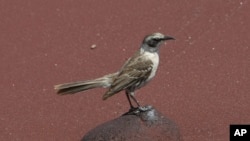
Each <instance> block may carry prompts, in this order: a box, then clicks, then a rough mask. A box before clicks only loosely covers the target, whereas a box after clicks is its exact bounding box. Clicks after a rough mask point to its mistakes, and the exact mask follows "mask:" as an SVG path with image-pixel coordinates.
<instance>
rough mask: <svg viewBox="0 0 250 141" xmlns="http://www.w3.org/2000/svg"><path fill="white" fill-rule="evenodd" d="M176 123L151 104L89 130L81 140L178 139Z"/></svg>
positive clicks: (132, 140) (161, 140)
mask: <svg viewBox="0 0 250 141" xmlns="http://www.w3.org/2000/svg"><path fill="white" fill-rule="evenodd" d="M180 140H181V137H180V132H179V129H178V127H177V125H176V124H175V123H174V122H173V121H171V120H170V119H169V118H167V117H165V116H163V115H162V114H161V113H160V112H159V111H157V110H156V109H154V108H153V107H152V106H146V107H141V108H137V109H134V110H130V111H129V112H127V113H125V114H124V115H122V116H121V117H119V118H117V119H114V120H111V121H108V122H106V123H104V124H102V125H99V126H97V127H96V128H94V129H92V130H91V131H89V132H88V133H87V134H86V135H85V136H84V137H83V138H82V141H180Z"/></svg>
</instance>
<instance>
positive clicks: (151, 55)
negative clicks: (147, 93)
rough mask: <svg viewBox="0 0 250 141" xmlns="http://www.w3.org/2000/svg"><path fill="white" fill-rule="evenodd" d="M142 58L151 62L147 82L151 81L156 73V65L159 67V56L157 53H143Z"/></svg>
mask: <svg viewBox="0 0 250 141" xmlns="http://www.w3.org/2000/svg"><path fill="white" fill-rule="evenodd" d="M143 55H144V57H145V59H149V60H151V61H152V63H153V65H152V67H153V68H152V71H151V74H150V75H149V77H148V79H147V81H149V80H151V79H152V78H153V77H154V76H155V73H156V71H157V68H158V65H159V54H158V53H157V52H155V53H151V52H144V54H143Z"/></svg>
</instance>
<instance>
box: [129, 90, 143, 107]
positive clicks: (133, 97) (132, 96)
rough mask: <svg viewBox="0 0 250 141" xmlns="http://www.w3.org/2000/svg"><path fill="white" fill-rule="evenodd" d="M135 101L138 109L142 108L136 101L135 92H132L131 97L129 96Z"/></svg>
mask: <svg viewBox="0 0 250 141" xmlns="http://www.w3.org/2000/svg"><path fill="white" fill-rule="evenodd" d="M129 96H130V97H131V98H132V99H133V100H134V102H135V103H136V104H137V107H138V108H139V107H141V105H140V104H139V102H138V101H137V100H136V99H135V96H134V92H131V93H130V95H129Z"/></svg>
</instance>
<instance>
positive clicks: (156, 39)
mask: <svg viewBox="0 0 250 141" xmlns="http://www.w3.org/2000/svg"><path fill="white" fill-rule="evenodd" d="M153 40H154V41H160V40H161V39H159V38H154V39H153Z"/></svg>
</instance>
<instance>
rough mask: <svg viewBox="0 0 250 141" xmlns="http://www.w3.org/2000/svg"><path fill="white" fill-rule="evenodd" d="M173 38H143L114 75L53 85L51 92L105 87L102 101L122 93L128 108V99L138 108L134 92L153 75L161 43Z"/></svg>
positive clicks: (62, 93) (65, 92) (60, 92)
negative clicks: (53, 88) (135, 50)
mask: <svg viewBox="0 0 250 141" xmlns="http://www.w3.org/2000/svg"><path fill="white" fill-rule="evenodd" d="M173 39H174V38H173V37H170V36H165V35H163V34H161V33H153V34H151V35H147V36H146V37H145V38H144V40H143V42H142V44H141V47H140V49H139V51H137V52H136V53H135V54H134V55H133V56H132V57H131V58H129V59H128V60H127V61H126V63H125V64H124V65H123V67H122V68H121V69H120V70H119V71H118V72H115V73H112V74H108V75H105V76H103V77H100V78H97V79H93V80H86V81H78V82H71V83H65V84H60V85H56V86H55V89H56V90H57V93H58V94H60V95H65V94H74V93H77V92H80V91H84V90H88V89H92V88H97V87H104V88H108V90H107V92H106V93H105V94H104V95H103V97H102V99H103V100H106V99H107V98H109V97H111V96H113V95H114V94H117V93H118V92H120V91H122V90H125V93H126V96H127V99H128V101H129V104H130V108H131V109H134V108H135V107H134V106H133V104H132V102H131V99H130V98H132V100H133V101H134V102H135V103H136V104H137V106H138V107H140V105H139V103H138V101H137V100H136V99H135V97H134V93H135V90H137V89H139V88H141V87H142V86H144V85H145V84H147V83H148V82H149V81H150V80H151V79H152V78H153V77H154V76H155V73H156V70H157V68H158V64H159V48H160V45H161V44H162V43H163V41H166V40H173Z"/></svg>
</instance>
